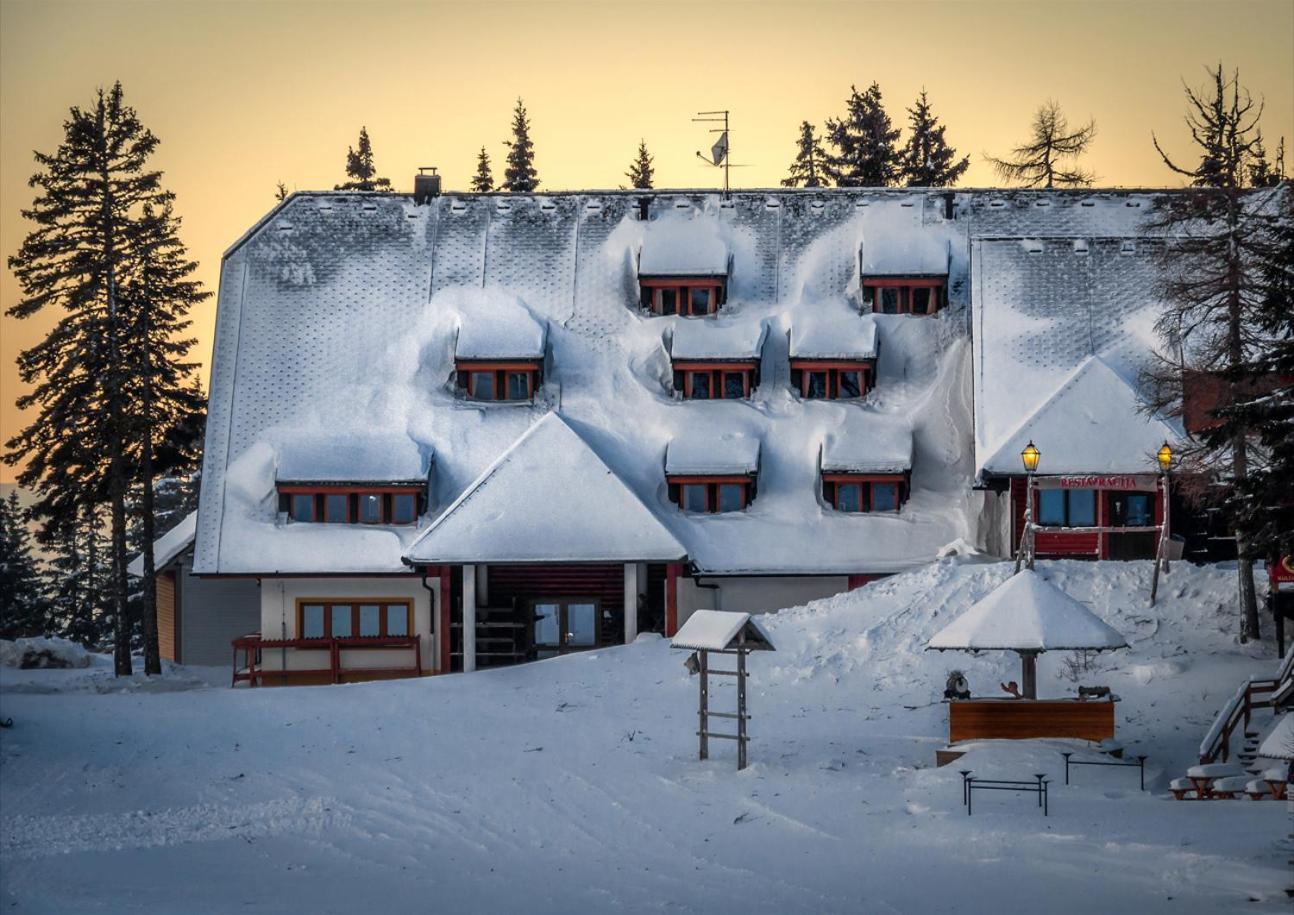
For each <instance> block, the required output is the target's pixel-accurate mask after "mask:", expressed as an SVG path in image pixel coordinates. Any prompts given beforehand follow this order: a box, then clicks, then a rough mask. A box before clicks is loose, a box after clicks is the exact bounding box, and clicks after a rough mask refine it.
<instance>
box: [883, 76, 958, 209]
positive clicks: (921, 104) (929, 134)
mask: <svg viewBox="0 0 1294 915" xmlns="http://www.w3.org/2000/svg"><path fill="white" fill-rule="evenodd" d="M908 121H909V123H910V124H911V125H912V126H911V133H910V134H909V135H908V141H907V143H906V144H904V146H903V152H902V154H901V164H900V169H901V171H902V174H903V180H904V183H906V184H907V186H908V187H948V186H949V185H952V184H956V183H957V180H958V179H959V178H961V176H962V175H963V174H965V173H966V169H968V168H969V167H970V156H963V157H962V158H961V161H957V150H955V149H953V148H952V147H951V146H949V145H948V141H947V140H945V139H944V130H945V128H944V125H942V124H940V123H939V119H938V118H937V117H935V116H934V114H933V113H931V111H930V102H929V101H928V100H927V99H926V90H925V89H922V90H921V94H920V95H919V96H917V104H916V107H915V108H909V109H908Z"/></svg>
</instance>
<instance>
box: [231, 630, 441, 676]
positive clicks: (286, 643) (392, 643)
mask: <svg viewBox="0 0 1294 915" xmlns="http://www.w3.org/2000/svg"><path fill="white" fill-rule="evenodd" d="M233 647H234V677H233V682H232V684H231V685H233V686H237V685H238V684H239V683H242V682H246V683H247V684H248V685H250V686H260V685H262V683H264V681H265V680H266V678H267V677H268V679H270V680H274V681H276V682H281V683H290V682H292V681H298V682H300V681H315V682H317V681H319V680H320V679H322V678H324V677H327V678H328V682H330V683H341V682H342V680H343V678H347V677H357V676H358V677H372V676H392V677H401V676H403V677H408V676H413V677H421V676H422V640H421V639H420V638H418V636H416V635H408V636H381V637H358V638H337V639H332V638H324V639H263V638H261V636H260V633H252V634H251V635H245V636H243V637H241V638H237V639H234V640H233ZM288 649H291V650H293V651H299V650H304V651H309V652H315V653H317V652H327V654H328V666H327V667H310V668H302V669H287V664H286V663H285V664H284V665H283V669H275V668H272V669H269V670H266V669H265V667H264V664H263V653H264V652H265V651H267V650H280V651H283V652H284V656H285V661H286V653H287V650H288ZM351 649H354V650H364V651H368V650H374V649H376V650H379V651H382V650H404V651H412V652H413V665H412V666H408V667H344V666H343V665H342V652H344V651H347V650H351ZM239 652H242V654H243V663H242V666H241V667H240V666H239V663H238V653H239Z"/></svg>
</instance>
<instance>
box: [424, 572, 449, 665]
mask: <svg viewBox="0 0 1294 915" xmlns="http://www.w3.org/2000/svg"><path fill="white" fill-rule="evenodd" d="M436 585H437V587H439V586H440V578H439V577H437V578H436ZM422 586H423V588H425V589H426V591H427V605H428V607H429V608H430V609H429V611H428V615H429V618H430V621H431V631H432V632H433V633H434V634H435V635H437V636H439V637H440V638H448V637H449V633H447V632H446V633H442V632H441V631H440V627H439V626H437V625H436V592H435V591H433V590H432V589H431V585H429V584H427V566H423V567H422ZM440 638H433V639H432V642H431V653H430V656H429V658H428V660H429V661H430V662H431V667H432V668H433V669H436V668H438V667H439V666H440V652H439V646H438V645H437V644H436V643H437V642H439V641H440ZM441 673H445V671H441Z"/></svg>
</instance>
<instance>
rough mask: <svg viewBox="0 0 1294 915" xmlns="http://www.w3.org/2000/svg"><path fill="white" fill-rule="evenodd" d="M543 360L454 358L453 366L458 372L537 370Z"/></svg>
mask: <svg viewBox="0 0 1294 915" xmlns="http://www.w3.org/2000/svg"><path fill="white" fill-rule="evenodd" d="M542 363H543V360H542V359H540V358H539V357H538V356H536V357H535V358H534V359H527V360H516V359H456V360H455V361H454V367H455V369H456V370H457V371H460V372H537V371H539V369H540V366H541V364H542Z"/></svg>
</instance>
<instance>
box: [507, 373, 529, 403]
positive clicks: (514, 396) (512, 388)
mask: <svg viewBox="0 0 1294 915" xmlns="http://www.w3.org/2000/svg"><path fill="white" fill-rule="evenodd" d="M504 399H505V400H529V399H530V373H529V372H508V396H507V397H505V398H504Z"/></svg>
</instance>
